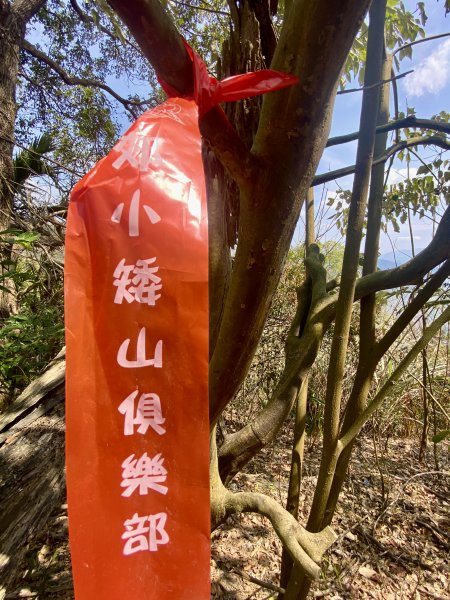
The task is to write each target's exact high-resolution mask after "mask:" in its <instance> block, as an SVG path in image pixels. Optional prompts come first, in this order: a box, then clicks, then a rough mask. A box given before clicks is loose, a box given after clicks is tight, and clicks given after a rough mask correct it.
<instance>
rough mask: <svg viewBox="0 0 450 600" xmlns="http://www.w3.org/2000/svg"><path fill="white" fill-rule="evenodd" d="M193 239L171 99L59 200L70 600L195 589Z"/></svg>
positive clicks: (193, 150)
mask: <svg viewBox="0 0 450 600" xmlns="http://www.w3.org/2000/svg"><path fill="white" fill-rule="evenodd" d="M207 248H208V243H207V208H206V199H205V188H204V175H203V167H202V160H201V145H200V134H199V130H198V111H197V106H196V105H195V103H194V102H192V101H187V100H183V99H173V100H169V101H168V102H166V103H165V104H163V105H162V106H160V107H158V108H156V109H154V110H153V111H149V112H147V113H145V115H143V116H142V117H141V118H140V119H139V120H138V121H137V122H136V123H135V124H134V125H133V126H132V127H131V129H130V130H129V131H128V132H127V134H126V135H125V136H124V137H123V138H122V139H121V140H120V142H119V143H118V144H117V145H116V146H115V148H114V149H113V150H112V151H111V152H110V154H109V155H108V156H107V157H106V158H104V159H103V160H102V161H101V162H100V163H99V164H98V165H97V166H96V167H95V169H94V170H93V171H92V172H91V173H89V174H88V175H87V176H86V177H85V178H84V179H83V180H82V181H81V182H80V183H79V184H78V185H77V186H76V188H75V189H74V191H73V194H72V197H71V202H70V208H69V218H68V226H67V238H66V257H65V261H66V267H65V277H66V282H65V285H66V297H65V299H66V342H67V375H66V378H67V383H66V394H67V437H66V440H67V442H66V443H67V484H68V506H69V524H70V525H69V531H70V545H71V553H72V564H73V571H74V582H75V593H76V598H77V599H82V600H85V599H94V598H95V599H96V600H98V599H100V598H101V599H103V598H105V599H106V598H108V600H115V599H117V600H119V599H120V600H124V599H133V600H139V599H144V598H145V599H150V598H154V599H158V600H160V599H162V598H173V599H177V600H181V599H186V600H194V599H195V600H197V599H198V600H203V599H206V598H209V596H210V594H209V566H210V560H209V552H210V551H209V531H210V512H209V474H208V470H209V444H208V442H209V424H208V397H207V381H208V250H207Z"/></svg>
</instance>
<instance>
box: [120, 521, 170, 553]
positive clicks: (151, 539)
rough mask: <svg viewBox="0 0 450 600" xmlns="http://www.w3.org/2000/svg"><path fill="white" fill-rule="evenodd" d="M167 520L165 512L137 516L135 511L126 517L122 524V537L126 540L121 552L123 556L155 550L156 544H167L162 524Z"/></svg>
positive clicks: (167, 539)
mask: <svg viewBox="0 0 450 600" xmlns="http://www.w3.org/2000/svg"><path fill="white" fill-rule="evenodd" d="M166 521H167V514H166V513H157V514H156V515H145V516H143V517H140V516H138V514H137V513H134V515H133V516H132V517H131V519H127V520H126V521H125V523H124V524H123V525H124V527H125V531H124V532H123V534H122V539H123V540H126V542H125V544H124V547H123V553H124V554H125V556H128V555H129V554H134V553H135V552H142V551H145V550H148V551H149V552H155V551H156V550H158V546H160V545H162V544H167V543H168V542H169V536H168V534H167V531H166V530H165V529H164V526H165V524H166Z"/></svg>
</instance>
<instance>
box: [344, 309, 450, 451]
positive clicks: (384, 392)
mask: <svg viewBox="0 0 450 600" xmlns="http://www.w3.org/2000/svg"><path fill="white" fill-rule="evenodd" d="M449 320H450V306H448V307H447V308H446V309H445V310H444V311H443V312H442V313H441V315H440V316H439V317H438V318H437V319H435V320H434V321H433V323H431V325H429V326H428V327H427V328H426V329H424V331H423V334H422V337H421V338H420V339H419V340H418V341H417V342H416V343H415V344H414V346H413V347H412V348H411V350H410V351H409V352H408V354H407V355H406V356H405V357H404V358H403V360H401V361H400V363H399V365H398V366H397V368H396V369H395V371H394V372H393V373H392V375H391V376H390V377H389V379H388V380H387V381H386V383H385V384H384V385H383V387H382V388H381V389H380V391H379V392H378V393H377V394H376V395H375V397H374V398H373V399H372V401H371V402H370V404H368V406H367V407H366V409H365V410H364V412H363V413H362V414H361V416H360V417H358V418H357V419H356V420H355V422H354V423H353V424H352V425H351V427H350V428H349V429H348V430H347V431H346V433H345V434H344V435H343V436H342V437H341V438H340V440H339V450H340V451H341V452H342V450H344V448H345V447H346V446H348V444H350V443H351V442H352V441H353V440H354V439H355V437H356V436H357V435H358V433H359V432H360V431H361V429H362V428H363V427H364V425H365V423H366V422H367V420H368V419H369V418H370V417H371V416H372V415H373V414H374V412H375V411H376V410H377V409H378V408H379V407H380V405H381V403H382V402H383V400H384V399H385V398H386V397H387V396H389V395H390V394H391V392H392V390H393V386H394V384H395V383H396V382H397V381H398V380H399V379H400V377H401V376H402V375H403V373H405V371H406V370H407V369H408V367H409V365H410V364H411V363H412V362H413V360H414V359H415V358H416V357H417V356H418V355H419V353H420V352H422V350H423V349H424V348H426V346H427V345H428V344H429V342H430V341H431V339H432V338H433V337H434V336H435V335H436V333H437V332H438V331H439V330H440V329H441V327H443V326H444V325H445V324H446V323H447V322H448V321H449Z"/></svg>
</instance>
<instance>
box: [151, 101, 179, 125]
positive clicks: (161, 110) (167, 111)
mask: <svg viewBox="0 0 450 600" xmlns="http://www.w3.org/2000/svg"><path fill="white" fill-rule="evenodd" d="M180 113H181V106H178V105H177V104H175V105H169V104H162V105H161V106H157V107H156V108H154V109H153V110H152V112H151V115H152V117H158V118H159V119H161V118H164V117H165V118H166V119H170V120H171V121H175V122H177V123H181V124H183V121H182V120H181V119H180V117H179V116H178V115H179V114H180Z"/></svg>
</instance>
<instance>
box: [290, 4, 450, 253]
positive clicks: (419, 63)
mask: <svg viewBox="0 0 450 600" xmlns="http://www.w3.org/2000/svg"><path fill="white" fill-rule="evenodd" d="M405 5H406V8H407V9H408V10H410V11H411V12H414V10H415V7H416V2H413V1H411V0H406V1H405ZM426 10H427V16H428V17H429V19H428V21H427V24H426V27H425V29H426V35H427V37H428V36H431V35H435V34H439V33H444V32H446V31H447V32H450V14H449V15H448V16H447V17H445V10H444V2H443V1H439V2H426ZM411 69H414V72H413V73H412V74H410V75H408V76H407V77H405V78H404V79H402V80H400V81H399V82H398V90H399V109H400V110H401V111H403V112H405V113H406V110H407V108H408V107H414V108H415V110H416V115H417V116H418V117H421V118H430V117H431V116H432V115H434V114H437V113H439V112H440V111H442V110H445V111H446V112H450V102H449V99H450V37H449V38H442V39H439V40H434V41H427V42H423V43H421V44H417V45H415V46H414V47H413V54H412V60H410V59H407V58H405V59H404V60H403V61H402V63H401V70H400V72H405V71H409V70H411ZM350 87H357V84H352V85H351V86H350ZM361 96H362V94H361V93H360V92H356V93H352V94H344V95H338V97H337V99H336V106H335V112H334V116H333V123H332V129H331V136H335V135H341V134H345V133H350V132H353V131H357V130H358V127H359V114H360V108H361ZM355 155H356V142H352V143H348V144H344V145H341V146H334V147H332V148H329V149H326V150H325V152H324V155H323V157H322V160H321V162H320V165H319V169H318V173H323V172H326V171H333V170H335V169H338V168H341V167H344V166H346V165H350V164H354V161H355ZM423 155H424V157H427V156H432V155H433V151H432V150H431V149H430V148H428V149H425V150H424V151H423ZM418 166H419V164H418V163H417V161H412V162H411V164H410V173H411V175H414V174H415V171H416V169H417V167H418ZM405 177H406V164H404V165H402V164H401V163H399V162H398V161H396V162H395V163H394V168H393V170H392V172H391V175H390V179H389V181H390V182H392V183H395V182H398V181H401V180H402V179H404V178H405ZM351 185H352V177H345V178H342V179H340V180H339V181H336V182H329V183H328V184H327V185H326V187H325V189H324V188H323V186H320V187H319V188H316V190H315V198H316V205H318V203H319V200H320V198H321V197H324V196H330V195H334V192H335V191H336V190H337V189H338V187H339V186H342V188H343V189H351ZM330 214H331V213H330ZM329 223H330V221H326V220H325V221H323V223H322V227H323V228H327V227H328V226H329ZM413 224H414V237H415V245H416V248H423V247H425V246H426V244H427V243H428V242H429V240H430V238H431V233H432V229H431V225H430V221H429V219H423V220H419V219H414V223H413ZM325 237H326V238H333V239H339V235H338V234H337V232H336V230H335V229H333V230H331V231H329V232H328V234H327V235H326V236H325ZM302 238H303V232H302V227H301V225H300V226H299V227H298V228H297V231H296V234H295V238H294V241H295V242H299V241H301V240H302ZM409 247H410V237H409V231H408V227H407V225H406V224H405V225H404V226H401V230H400V233H394V232H393V231H391V232H389V237H388V236H385V235H383V237H382V240H381V253H383V254H384V253H388V252H391V251H392V250H393V248H395V249H397V250H399V251H400V252H404V251H407V250H408V249H409Z"/></svg>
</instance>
